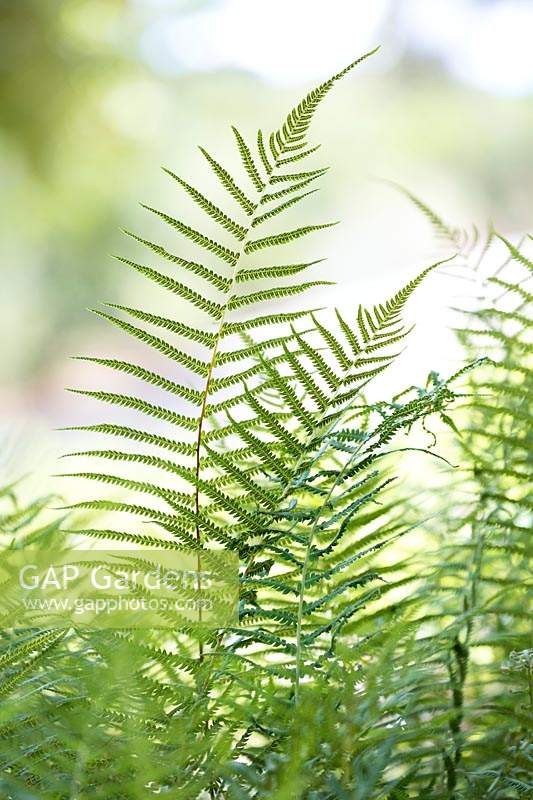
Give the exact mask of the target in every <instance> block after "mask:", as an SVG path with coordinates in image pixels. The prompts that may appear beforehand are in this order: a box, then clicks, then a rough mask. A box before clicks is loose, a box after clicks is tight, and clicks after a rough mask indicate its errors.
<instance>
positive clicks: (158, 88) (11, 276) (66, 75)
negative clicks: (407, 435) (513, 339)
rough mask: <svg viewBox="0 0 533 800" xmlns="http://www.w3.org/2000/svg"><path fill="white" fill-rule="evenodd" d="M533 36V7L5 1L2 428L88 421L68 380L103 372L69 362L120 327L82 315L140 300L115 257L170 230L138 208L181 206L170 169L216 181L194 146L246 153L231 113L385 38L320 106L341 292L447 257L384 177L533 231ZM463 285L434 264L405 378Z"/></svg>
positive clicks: (441, 360)
mask: <svg viewBox="0 0 533 800" xmlns="http://www.w3.org/2000/svg"><path fill="white" fill-rule="evenodd" d="M532 33H533V3H531V2H530V1H528V2H522V1H521V0H491V1H489V0H485V2H481V0H431V2H429V0H422V2H420V0H373V2H372V3H368V2H358V1H356V0H330V2H329V3H327V4H325V3H323V2H315V0H285V2H280V0H270V1H269V2H266V0H219V1H218V2H209V0H205V2H202V0H197V1H196V2H193V0H191V1H190V2H186V1H185V0H184V1H183V2H180V1H179V0H0V150H1V167H0V181H1V186H2V192H1V202H2V214H1V219H0V242H1V251H2V259H1V268H2V283H1V287H2V288H1V293H0V341H1V343H2V346H1V352H2V357H1V358H2V364H1V366H2V368H1V370H0V413H1V415H2V425H3V426H4V427H7V428H11V427H12V426H13V425H15V424H29V425H30V427H32V426H35V427H36V428H37V427H39V426H41V427H42V428H43V429H47V428H49V427H51V426H53V425H58V424H72V422H73V421H74V420H79V419H80V418H83V415H84V413H85V412H84V411H83V409H82V407H81V406H80V404H79V402H78V401H77V400H76V399H75V398H74V399H72V398H71V397H69V396H68V395H66V394H65V393H64V392H63V387H64V386H65V385H72V384H76V383H78V384H79V382H80V381H79V379H80V374H81V375H83V374H84V371H83V370H84V368H82V367H81V366H80V365H79V363H76V362H72V361H69V360H68V356H70V355H72V354H75V353H89V352H92V353H96V352H99V353H103V352H105V353H109V351H110V346H109V343H108V339H109V338H110V337H111V336H112V332H110V331H109V330H108V329H107V327H106V326H105V325H103V324H102V323H101V322H99V321H98V320H96V319H95V318H93V316H92V315H90V314H88V313H86V312H85V311H84V309H85V308H87V307H93V306H95V305H97V304H98V303H99V302H100V301H103V300H115V301H117V302H121V301H123V300H125V299H128V300H130V301H131V300H132V298H133V299H135V298H137V300H138V299H139V297H141V296H142V293H143V283H142V281H140V280H139V279H138V278H136V277H135V276H133V275H130V274H128V273H127V271H125V270H124V268H121V267H120V265H118V264H117V262H115V261H113V260H112V259H111V257H110V254H111V253H116V252H120V253H122V254H124V255H128V254H131V253H132V252H133V250H132V243H131V242H129V241H127V240H126V239H124V237H123V236H122V234H121V233H120V230H119V228H120V227H121V226H123V227H126V228H129V229H133V230H135V231H137V232H139V233H140V234H141V235H146V236H147V238H155V239H157V237H158V235H159V234H160V230H161V228H160V226H159V225H158V224H157V222H156V221H154V219H151V218H149V216H148V215H147V214H146V212H144V211H143V210H142V209H141V208H140V207H139V205H138V201H139V200H142V201H145V202H147V203H149V204H154V205H156V206H157V207H160V208H163V209H165V210H169V212H170V213H176V212H177V210H178V208H180V207H183V200H182V197H181V196H180V195H179V193H178V191H177V188H176V186H175V185H174V186H172V185H171V184H170V182H169V181H168V179H167V178H166V177H165V176H164V175H163V173H161V171H160V169H159V167H160V166H161V165H166V166H169V167H170V168H171V169H173V170H174V171H176V172H178V173H180V174H181V175H183V176H184V177H185V178H186V179H187V180H190V181H191V182H193V183H194V182H197V183H198V184H199V185H205V178H204V177H203V176H205V167H204V166H203V164H202V160H201V157H200V156H199V154H198V151H197V149H196V145H197V144H199V143H201V144H204V145H206V146H207V147H208V148H210V149H211V150H212V151H214V152H215V153H217V155H219V156H220V157H221V159H226V161H227V162H228V163H230V164H231V163H234V162H233V161H232V159H234V155H233V154H232V152H231V148H232V146H233V144H232V137H231V131H230V130H229V125H230V124H231V123H235V124H238V125H239V127H240V128H241V129H242V130H243V131H244V132H246V133H248V135H250V134H252V135H253V134H254V133H255V130H256V129H257V127H258V126H259V125H261V126H262V127H264V128H270V127H271V126H273V125H276V124H277V123H278V122H279V121H280V118H281V117H282V115H283V114H284V113H286V112H287V110H288V109H289V108H290V106H291V105H292V104H293V103H294V102H295V101H297V100H298V99H299V97H300V96H301V95H302V93H303V92H304V91H306V90H307V89H308V88H309V87H310V86H311V85H312V84H313V82H317V81H318V80H320V79H322V78H324V77H327V76H328V75H329V74H331V73H332V72H333V71H336V70H337V69H339V68H341V67H342V66H344V64H345V63H347V62H348V61H350V60H351V59H353V58H354V57H355V56H357V55H359V54H361V53H362V52H365V51H366V50H368V49H370V48H371V47H373V46H374V45H375V44H378V43H380V44H381V45H382V48H381V51H380V52H379V53H378V54H377V55H376V56H375V57H374V58H373V59H372V61H371V62H369V63H367V64H365V65H364V66H363V67H362V68H361V69H360V70H359V71H358V72H357V73H356V74H354V75H353V76H352V77H351V78H350V80H348V81H346V82H345V83H344V84H343V85H342V86H340V87H339V89H338V91H337V92H336V94H335V96H333V97H332V98H331V99H330V100H328V104H327V106H324V107H323V109H322V110H321V112H320V116H319V120H318V124H317V127H316V139H317V140H318V141H322V142H323V143H324V146H323V148H322V150H321V153H320V156H321V163H324V162H325V163H329V164H331V165H332V167H333V169H332V171H331V172H330V173H329V174H328V176H327V179H326V181H325V183H324V188H323V190H322V191H321V193H320V195H317V196H316V199H315V197H314V198H313V201H312V202H311V204H310V206H309V207H308V208H307V210H304V211H303V212H302V214H303V215H305V218H306V220H307V221H313V220H310V216H313V215H315V217H316V218H317V219H318V220H319V221H322V219H323V218H324V216H326V218H327V217H330V218H334V219H342V220H343V222H344V224H343V225H342V226H338V228H335V229H334V232H332V233H331V234H327V236H324V237H323V238H322V239H321V240H320V242H318V241H317V240H314V243H313V244H312V245H310V247H312V248H314V250H313V253H314V254H316V255H326V254H327V255H329V256H330V262H329V264H330V266H329V267H328V271H329V273H330V274H334V276H335V277H336V278H338V279H340V280H342V282H343V284H342V287H343V288H342V289H339V290H338V294H337V299H338V298H341V299H342V300H343V301H344V302H346V301H347V299H348V301H349V302H352V301H353V304H356V303H357V302H359V301H360V300H364V301H368V300H370V301H376V300H381V299H383V296H384V295H386V294H390V293H391V292H392V291H394V290H395V289H397V288H398V287H399V286H400V284H401V283H402V281H404V280H405V279H408V278H409V277H411V276H412V275H414V274H415V272H416V270H417V269H420V268H421V267H422V266H424V265H425V264H426V263H427V258H428V257H429V256H430V255H433V252H434V249H435V248H434V244H433V242H432V237H431V232H430V231H429V230H428V228H427V226H426V225H425V224H424V221H423V220H422V219H420V218H419V216H418V214H417V213H416V212H415V211H414V210H413V209H411V208H410V207H409V206H408V204H407V203H406V202H405V200H404V199H403V198H402V197H401V196H400V195H398V194H396V193H395V192H394V191H391V189H390V188H389V187H387V186H386V185H384V184H383V183H381V182H379V181H376V180H375V178H388V179H391V180H393V181H397V182H399V183H401V184H403V185H405V186H407V187H408V188H409V189H411V190H412V191H413V192H415V193H417V194H419V195H420V196H422V197H424V198H425V199H426V200H427V201H428V202H430V203H432V204H433V205H434V206H435V207H437V209H439V210H442V211H443V212H444V213H446V212H451V213H452V216H453V218H454V220H456V221H459V222H464V223H466V224H468V223H470V222H471V221H475V222H477V223H479V224H483V223H484V222H485V221H486V220H488V219H492V220H493V221H494V222H495V224H496V225H497V226H498V228H499V229H500V230H501V231H502V232H505V233H507V234H509V235H513V234H514V233H516V232H522V231H527V230H528V229H529V230H531V227H532V226H531V197H532V188H533V146H532V145H533V102H532V94H533V56H532V48H531V34H532ZM528 42H529V45H528ZM202 182H203V183H202ZM159 238H161V236H160V235H159ZM317 245H318V251H317V249H316V248H317ZM443 287H444V288H443ZM454 291H456V287H455V288H454V285H453V282H452V283H447V282H445V280H444V279H442V278H441V279H439V277H438V276H437V277H435V279H434V282H433V284H432V288H430V289H428V290H427V291H426V294H425V295H422V300H421V302H420V304H419V306H417V309H418V310H416V309H415V312H414V313H415V316H417V318H418V321H419V326H420V328H421V333H419V337H418V344H417V345H414V349H413V350H412V354H411V357H410V358H411V360H410V361H409V360H408V361H404V362H403V366H400V367H399V369H400V372H401V373H402V372H403V373H404V374H406V376H407V378H408V379H410V380H415V379H416V378H417V376H422V375H423V374H424V373H425V372H427V371H428V369H431V368H432V367H435V366H436V367H437V368H439V367H440V366H441V365H443V364H446V363H447V359H449V357H450V347H451V345H450V341H451V340H450V338H449V335H448V334H449V332H447V331H446V329H445V328H446V326H445V324H444V320H445V314H444V309H445V307H446V305H447V304H448V301H449V299H450V298H452V297H453V293H454ZM335 298H336V294H335V290H333V291H332V294H331V298H330V299H331V300H332V301H335ZM435 320H437V321H438V320H442V322H443V324H442V325H441V326H440V327H441V328H442V331H441V332H440V333H438V332H435V326H436V325H437V327H438V325H439V324H440V323H439V322H437V323H436V322H435Z"/></svg>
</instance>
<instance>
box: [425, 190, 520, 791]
mask: <svg viewBox="0 0 533 800" xmlns="http://www.w3.org/2000/svg"><path fill="white" fill-rule="evenodd" d="M417 205H419V207H420V206H422V207H423V209H426V208H427V207H426V206H425V204H421V203H420V201H418V202H417ZM425 213H426V212H425ZM426 216H428V217H429V218H430V220H431V221H432V224H434V225H435V226H436V227H437V229H438V231H440V232H442V231H443V230H446V231H448V233H449V234H451V232H453V231H455V230H456V229H454V228H452V227H451V226H449V225H447V224H446V223H444V222H443V221H442V220H441V219H440V217H439V216H438V215H436V214H435V213H434V212H432V211H430V212H429V213H426ZM530 244H531V239H530V237H525V238H524V239H522V240H521V241H520V242H519V243H517V244H514V243H512V242H511V241H509V240H508V239H507V238H506V237H503V236H500V235H499V234H497V233H496V232H495V231H494V230H489V232H488V234H487V236H486V237H485V239H484V240H481V241H480V240H479V238H478V235H477V232H474V234H473V235H467V234H464V235H463V236H462V239H461V256H462V259H463V267H462V270H463V276H464V277H467V278H468V279H469V281H470V282H472V286H473V287H474V291H473V292H472V295H473V296H472V297H471V298H470V299H469V300H465V302H463V304H462V307H461V308H460V309H457V312H458V314H459V319H460V324H459V326H458V329H457V334H458V337H459V339H460V341H461V343H462V345H463V347H464V351H465V355H466V357H467V358H470V359H476V360H479V358H480V357H482V358H484V359H485V360H484V361H483V362H482V363H479V365H478V367H477V368H476V369H475V370H474V371H472V372H469V373H468V380H467V381H466V383H465V386H464V387H463V390H462V391H463V394H464V400H463V401H462V406H461V408H460V409H458V410H457V411H456V413H455V415H454V419H455V423H456V424H457V434H459V431H460V434H459V435H457V436H456V446H457V455H456V456H454V457H453V458H454V460H457V461H458V462H459V463H460V464H461V469H460V470H459V471H458V475H459V479H458V480H455V481H454V480H449V479H448V480H447V481H446V483H445V484H444V486H443V495H442V503H441V506H440V514H439V518H438V522H437V524H436V526H434V527H436V528H437V530H440V532H441V533H440V536H441V538H440V546H439V548H438V549H437V550H435V551H434V552H433V553H431V555H430V557H429V562H428V559H427V558H426V559H425V563H426V564H428V566H430V565H431V564H432V566H430V572H429V573H428V574H427V577H426V582H425V586H424V588H423V594H424V596H425V598H426V613H427V614H428V616H429V617H430V618H431V619H432V621H433V625H434V626H435V625H436V623H437V620H439V621H440V622H439V624H438V626H437V630H438V632H437V633H436V634H435V636H434V643H435V658H436V662H435V663H436V667H437V669H436V673H435V675H436V677H435V683H436V685H437V680H438V681H439V685H440V693H441V697H444V698H447V701H446V702H447V712H446V716H444V717H442V708H441V706H439V705H438V704H436V706H437V707H438V708H439V714H440V716H441V720H442V726H441V728H440V730H439V727H438V726H437V729H436V732H435V737H434V739H433V747H428V748H427V749H426V751H425V754H424V761H425V766H424V767H423V768H420V769H419V775H420V776H425V777H426V778H427V779H428V782H427V783H426V786H428V785H429V779H430V778H432V790H431V791H428V790H427V789H426V795H425V796H427V797H428V798H432V797H435V798H437V797H441V796H447V797H461V796H465V795H466V796H468V797H473V798H480V799H481V798H487V799H488V800H498V799H499V798H518V797H528V796H530V795H531V794H532V792H533V786H532V784H531V774H532V764H533V760H532V758H533V743H532V741H531V734H530V732H531V727H532V723H533V716H532V715H533V705H532V695H531V685H532V684H531V676H532V671H531V669H532V659H531V647H532V640H531V625H530V622H531V600H530V598H531V555H532V552H531V527H532V485H531V475H532V469H531V468H532V457H531V453H532V444H533V441H532V437H531V430H532V424H531V423H532V419H533V417H532V414H533V409H532V405H531V403H532V397H533V383H532V372H531V352H532V345H533V341H532V337H531V330H532V317H531V304H532V299H533V295H532V293H531V279H532V272H533V261H532V260H531V256H530V253H531V249H530ZM431 573H432V576H431ZM439 664H440V668H438V666H439ZM443 668H444V670H445V673H444V675H445V680H444V682H443ZM446 674H447V677H446ZM438 718H439V717H438V715H437V716H435V717H434V719H435V720H437V719H438ZM422 785H423V784H422Z"/></svg>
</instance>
